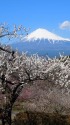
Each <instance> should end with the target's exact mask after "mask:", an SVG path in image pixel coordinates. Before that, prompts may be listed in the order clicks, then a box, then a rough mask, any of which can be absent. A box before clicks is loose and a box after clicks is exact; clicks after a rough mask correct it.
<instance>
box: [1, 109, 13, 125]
mask: <svg viewBox="0 0 70 125" xmlns="http://www.w3.org/2000/svg"><path fill="white" fill-rule="evenodd" d="M11 115H12V108H9V107H8V109H5V111H4V112H3V115H2V125H6V123H7V125H11V123H12V119H11Z"/></svg>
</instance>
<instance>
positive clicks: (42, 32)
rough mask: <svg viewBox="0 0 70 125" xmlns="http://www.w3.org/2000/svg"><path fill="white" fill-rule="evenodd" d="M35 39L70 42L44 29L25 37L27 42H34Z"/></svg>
mask: <svg viewBox="0 0 70 125" xmlns="http://www.w3.org/2000/svg"><path fill="white" fill-rule="evenodd" d="M37 39H40V40H41V39H48V40H64V41H66V40H68V41H70V40H69V39H65V38H62V37H60V36H58V35H56V34H54V33H51V32H49V31H48V30H46V29H42V28H39V29H37V30H35V31H33V32H32V33H30V34H29V35H28V36H27V37H26V40H27V41H31V40H32V41H34V40H37Z"/></svg>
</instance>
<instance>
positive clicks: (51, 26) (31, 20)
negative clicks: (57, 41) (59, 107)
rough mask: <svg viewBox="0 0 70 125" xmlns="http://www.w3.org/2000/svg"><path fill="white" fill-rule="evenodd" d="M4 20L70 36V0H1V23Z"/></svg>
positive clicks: (12, 23)
mask: <svg viewBox="0 0 70 125" xmlns="http://www.w3.org/2000/svg"><path fill="white" fill-rule="evenodd" d="M4 22H7V23H8V24H9V25H10V26H11V25H14V24H17V25H20V24H22V25H23V26H25V27H26V28H29V27H30V28H31V29H30V32H32V31H33V30H36V29H37V28H45V29H47V30H49V31H51V32H53V33H56V34H57V35H60V36H62V37H67V38H70V0H0V23H4Z"/></svg>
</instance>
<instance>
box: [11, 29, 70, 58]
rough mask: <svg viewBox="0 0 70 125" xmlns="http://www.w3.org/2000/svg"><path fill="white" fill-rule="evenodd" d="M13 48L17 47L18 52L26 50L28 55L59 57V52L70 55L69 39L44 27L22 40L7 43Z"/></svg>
mask: <svg viewBox="0 0 70 125" xmlns="http://www.w3.org/2000/svg"><path fill="white" fill-rule="evenodd" d="M9 45H11V46H12V48H13V49H15V48H17V49H18V51H20V52H22V51H23V52H27V53H28V54H29V55H31V54H36V53H37V54H38V55H40V56H46V55H48V56H49V57H55V56H56V57H59V53H61V54H63V53H64V55H70V39H65V38H63V37H60V36H58V35H56V34H54V33H51V32H49V31H48V30H46V29H42V28H39V29H37V30H35V31H33V32H32V33H30V34H29V35H27V36H26V37H23V38H22V41H20V42H16V43H9Z"/></svg>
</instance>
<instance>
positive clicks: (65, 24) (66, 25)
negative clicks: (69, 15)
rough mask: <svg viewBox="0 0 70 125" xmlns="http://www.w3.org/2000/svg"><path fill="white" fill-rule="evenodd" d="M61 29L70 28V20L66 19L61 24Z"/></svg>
mask: <svg viewBox="0 0 70 125" xmlns="http://www.w3.org/2000/svg"><path fill="white" fill-rule="evenodd" d="M60 29H67V30H69V29H70V21H64V22H63V23H61V24H60Z"/></svg>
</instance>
